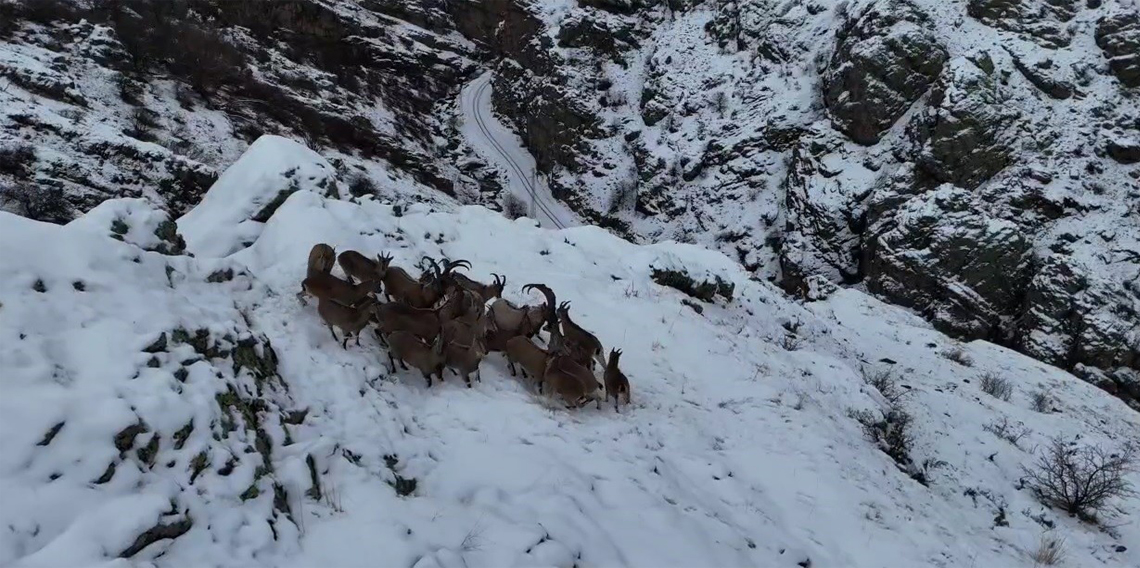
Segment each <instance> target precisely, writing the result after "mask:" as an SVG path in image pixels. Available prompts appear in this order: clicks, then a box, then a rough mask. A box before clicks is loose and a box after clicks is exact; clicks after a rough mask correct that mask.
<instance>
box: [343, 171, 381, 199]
mask: <svg viewBox="0 0 1140 568" xmlns="http://www.w3.org/2000/svg"><path fill="white" fill-rule="evenodd" d="M348 192H349V193H351V194H352V195H353V196H355V197H363V196H365V195H376V193H377V190H376V184H375V183H374V182H373V181H372V178H370V177H368V176H367V175H365V174H356V175H354V176H352V177H351V178H349V180H348Z"/></svg>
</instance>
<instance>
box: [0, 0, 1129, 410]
mask: <svg viewBox="0 0 1140 568" xmlns="http://www.w3.org/2000/svg"><path fill="white" fill-rule="evenodd" d="M252 5H253V4H250V3H243V2H228V1H221V0H173V1H172V0H124V1H121V2H104V1H102V0H0V207H2V208H4V209H5V210H9V211H14V212H17V213H19V214H22V215H24V216H28V217H32V218H37V219H41V220H48V221H52V222H57V223H63V222H66V221H68V220H70V219H71V218H72V217H74V216H75V215H77V214H79V213H82V212H84V211H89V210H91V209H92V208H93V207H95V206H96V205H97V204H98V203H100V202H101V201H103V200H105V199H108V198H113V197H145V198H146V199H148V200H149V201H151V202H153V203H155V204H157V205H159V206H160V207H162V208H163V209H165V210H167V211H168V212H169V213H170V214H171V215H173V216H179V215H182V214H184V213H185V212H186V211H188V210H189V209H190V208H191V207H193V206H194V205H195V204H197V202H198V200H199V199H200V198H201V195H202V194H203V192H204V191H205V189H206V188H208V187H209V186H210V185H211V184H212V182H213V181H214V180H215V179H216V177H217V175H218V172H219V171H220V169H221V168H223V167H225V166H226V165H228V164H230V163H232V162H233V160H235V159H236V158H237V157H238V155H239V154H240V153H241V152H243V151H244V150H245V149H246V147H247V146H248V145H249V144H250V143H252V142H253V141H254V140H255V139H256V138H257V137H259V136H260V135H262V134H267V133H268V134H277V135H282V136H287V137H291V138H294V139H299V140H304V141H305V142H306V144H307V145H308V146H310V147H313V148H316V149H318V150H319V151H320V152H321V154H322V155H323V156H325V158H326V159H327V160H328V162H329V164H330V165H331V166H332V167H333V168H335V169H336V171H337V174H338V175H339V176H341V177H342V178H344V179H345V180H346V181H347V182H348V183H346V184H345V187H344V188H342V191H344V192H346V193H351V194H354V195H364V194H372V195H376V196H378V197H381V198H384V199H389V200H397V201H401V202H429V203H434V204H436V205H437V206H444V204H447V206H451V205H454V204H456V203H463V204H483V205H486V206H488V207H491V208H494V209H502V208H503V205H504V203H503V200H504V197H505V196H506V194H507V193H506V192H504V191H503V189H504V188H509V187H512V183H516V184H517V180H512V177H511V176H510V175H508V173H509V168H505V167H503V165H502V164H496V160H495V159H494V157H493V156H490V155H487V153H486V152H481V149H480V148H478V147H477V146H478V145H477V144H474V145H473V144H471V141H470V140H469V139H468V137H465V136H464V133H463V129H464V124H465V121H464V116H463V107H464V105H463V104H460V101H459V99H460V98H461V92H463V89H464V86H465V85H472V81H473V80H474V79H475V78H476V77H483V76H485V74H486V73H488V72H491V73H493V93H492V99H493V104H494V107H495V108H496V109H497V111H498V113H499V115H500V117H499V118H500V122H502V123H503V124H508V125H512V127H513V128H514V130H515V131H516V132H517V133H518V135H519V137H520V139H521V140H522V142H523V143H524V144H525V146H526V149H527V150H529V152H530V153H531V154H532V155H533V158H534V163H535V164H536V166H537V169H538V171H539V174H540V176H539V178H540V180H539V185H540V186H541V187H547V186H549V188H550V190H551V193H552V194H553V196H554V197H556V198H558V199H559V200H560V201H561V202H562V203H564V204H565V205H566V206H567V207H569V208H571V209H573V210H574V213H575V214H576V215H569V214H568V215H567V216H568V217H570V216H573V217H576V218H579V219H581V220H584V221H585V222H589V223H592V224H595V225H597V226H601V227H604V228H606V229H608V230H611V231H613V232H615V233H617V234H619V235H622V236H624V237H626V238H629V239H632V240H635V241H638V242H656V241H662V240H668V239H674V240H678V241H682V242H694V243H699V244H702V245H705V246H707V247H711V248H715V249H717V250H720V251H722V252H724V253H725V254H727V255H729V256H730V257H731V258H735V259H736V260H738V261H739V262H740V263H741V264H743V265H745V266H746V267H747V268H748V269H749V270H750V271H752V272H753V273H754V274H756V275H758V276H759V277H762V278H767V279H770V280H773V281H775V282H777V283H779V284H780V285H781V286H782V287H783V288H784V289H786V290H788V291H789V292H791V293H795V294H801V295H802V294H805V293H808V288H810V286H811V285H812V284H810V282H813V281H815V280H814V279H815V278H816V277H824V278H826V279H828V280H829V281H832V282H836V283H840V284H843V285H848V286H856V287H859V288H860V289H865V290H868V291H870V292H872V293H874V294H876V295H878V296H879V297H882V298H884V299H886V300H888V301H890V302H892V303H896V304H899V305H902V306H906V307H909V308H912V309H914V310H916V311H917V312H918V313H921V314H922V315H923V317H925V318H927V319H928V320H929V321H931V322H933V323H934V324H935V325H936V326H937V327H938V329H940V330H942V331H945V332H948V333H951V334H953V335H954V336H956V337H959V338H962V339H986V340H990V341H994V342H998V343H1000V344H1002V345H1006V346H1009V347H1012V348H1015V349H1017V350H1019V351H1021V352H1023V353H1026V354H1029V355H1030V356H1032V357H1035V358H1037V359H1039V360H1041V361H1044V362H1047V363H1050V364H1054V365H1058V366H1061V367H1063V368H1066V369H1068V370H1070V371H1072V372H1074V373H1075V374H1077V375H1078V376H1080V377H1081V378H1083V379H1085V380H1087V381H1089V382H1092V383H1093V384H1097V385H1099V386H1101V387H1102V388H1105V389H1106V390H1108V391H1110V392H1113V393H1116V394H1117V395H1119V396H1121V397H1122V398H1123V399H1125V400H1127V401H1131V403H1132V404H1133V405H1134V406H1136V407H1140V371H1138V369H1140V236H1138V235H1140V229H1138V225H1140V223H1138V219H1140V209H1137V204H1140V166H1138V163H1140V115H1138V114H1137V111H1136V109H1137V108H1138V107H1140V105H1138V103H1137V98H1136V97H1137V88H1138V85H1140V62H1138V61H1137V58H1136V56H1135V54H1136V53H1138V52H1140V8H1138V5H1137V3H1136V0H1105V1H1103V2H1093V3H1089V2H1080V1H1078V0H1048V1H1046V0H950V1H935V0H853V1H849V2H820V1H818V0H789V1H786V2H773V1H771V0H705V1H673V0H671V1H669V2H661V1H660V0H639V1H637V2H626V1H616V0H581V1H561V0H560V1H556V2H551V1H542V2H536V1H534V0H454V1H446V2H439V1H432V2H410V1H407V0H370V1H368V2H355V1H348V0H280V1H275V2H272V3H269V4H266V6H268V8H265V9H264V10H251V9H249V6H252ZM482 150H485V149H482ZM525 161H526V162H527V163H529V160H525ZM555 208H558V207H555Z"/></svg>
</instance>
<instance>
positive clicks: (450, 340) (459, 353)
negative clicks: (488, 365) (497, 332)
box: [440, 321, 487, 388]
mask: <svg viewBox="0 0 1140 568" xmlns="http://www.w3.org/2000/svg"><path fill="white" fill-rule="evenodd" d="M463 328H467V329H463ZM440 336H441V337H443V340H444V348H443V354H444V364H445V365H446V366H447V367H449V368H450V369H452V370H454V371H456V372H457V373H458V374H460V375H463V382H464V383H466V384H467V388H471V374H472V373H474V374H475V380H477V381H479V382H483V373H482V372H480V370H479V364H480V363H481V362H482V361H483V357H484V356H485V355H487V347H486V346H485V345H484V344H483V339H482V338H481V337H479V336H478V335H477V333H475V330H472V329H470V327H469V326H467V325H466V324H463V323H461V322H458V321H455V322H449V324H448V325H446V326H444V328H443V332H442V333H441V334H440Z"/></svg>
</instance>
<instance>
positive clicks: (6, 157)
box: [0, 144, 36, 176]
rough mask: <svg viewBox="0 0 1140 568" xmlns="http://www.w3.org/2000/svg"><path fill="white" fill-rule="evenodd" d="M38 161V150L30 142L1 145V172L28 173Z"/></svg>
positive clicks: (20, 174)
mask: <svg viewBox="0 0 1140 568" xmlns="http://www.w3.org/2000/svg"><path fill="white" fill-rule="evenodd" d="M35 161H36V151H35V149H33V148H32V147H31V145H29V144H7V145H4V146H0V174H8V175H12V176H23V175H26V174H27V173H28V172H29V171H30V170H31V169H32V164H34V163H35Z"/></svg>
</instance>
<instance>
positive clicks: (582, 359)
mask: <svg viewBox="0 0 1140 568" xmlns="http://www.w3.org/2000/svg"><path fill="white" fill-rule="evenodd" d="M558 319H559V321H560V322H561V323H562V337H563V339H564V340H565V342H566V343H565V347H566V350H567V351H569V352H570V354H572V355H573V356H574V359H575V360H576V361H578V362H579V363H583V364H586V363H588V364H589V366H590V368H591V369H593V368H594V363H595V362H597V363H600V364H601V366H602V368H603V369H604V368H605V366H606V360H605V357H604V356H603V353H605V350H604V349H603V348H602V342H601V341H598V337H597V336H596V335H594V334H592V333H590V332H589V331H586V330H585V329H584V328H583V327H582V326H580V325H578V324H576V323H574V321H573V320H571V319H570V302H562V304H560V305H559V306H558Z"/></svg>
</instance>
